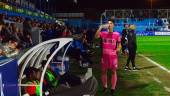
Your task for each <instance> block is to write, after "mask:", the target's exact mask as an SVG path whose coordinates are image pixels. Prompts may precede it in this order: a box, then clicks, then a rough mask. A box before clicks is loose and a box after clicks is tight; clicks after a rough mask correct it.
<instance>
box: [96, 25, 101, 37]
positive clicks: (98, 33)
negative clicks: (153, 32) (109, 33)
mask: <svg viewBox="0 0 170 96" xmlns="http://www.w3.org/2000/svg"><path fill="white" fill-rule="evenodd" d="M101 30H102V26H100V27H99V28H98V29H97V31H96V34H95V38H99V37H100V32H101Z"/></svg>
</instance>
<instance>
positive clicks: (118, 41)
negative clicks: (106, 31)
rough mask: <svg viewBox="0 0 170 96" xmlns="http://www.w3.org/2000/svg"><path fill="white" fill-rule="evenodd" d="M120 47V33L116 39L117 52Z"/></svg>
mask: <svg viewBox="0 0 170 96" xmlns="http://www.w3.org/2000/svg"><path fill="white" fill-rule="evenodd" d="M121 48H122V46H121V39H120V35H118V40H117V49H116V50H117V52H118V51H120V50H121Z"/></svg>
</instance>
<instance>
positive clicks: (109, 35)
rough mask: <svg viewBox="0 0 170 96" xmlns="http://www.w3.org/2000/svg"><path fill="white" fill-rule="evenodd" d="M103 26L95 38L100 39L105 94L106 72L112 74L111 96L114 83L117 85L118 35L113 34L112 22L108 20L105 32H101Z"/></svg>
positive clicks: (119, 47)
mask: <svg viewBox="0 0 170 96" xmlns="http://www.w3.org/2000/svg"><path fill="white" fill-rule="evenodd" d="M103 27H104V26H100V27H99V29H98V30H97V32H96V34H95V37H96V38H102V59H101V67H102V75H101V79H102V84H103V92H106V89H107V88H108V86H107V71H108V70H109V69H110V70H111V72H112V77H111V94H112V95H113V93H114V91H115V88H116V83H117V72H116V69H117V67H118V56H117V52H118V51H120V49H121V43H120V34H119V33H118V32H114V31H113V28H114V21H113V20H112V19H109V20H108V24H107V27H106V26H105V27H106V28H107V31H105V32H103V31H101V30H102V28H103Z"/></svg>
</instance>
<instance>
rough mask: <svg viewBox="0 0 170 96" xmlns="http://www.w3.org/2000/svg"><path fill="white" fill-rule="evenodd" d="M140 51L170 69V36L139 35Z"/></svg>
mask: <svg viewBox="0 0 170 96" xmlns="http://www.w3.org/2000/svg"><path fill="white" fill-rule="evenodd" d="M137 42H138V43H137V44H138V53H140V54H143V55H145V56H147V57H149V58H151V59H152V60H154V61H156V62H157V63H159V64H161V65H163V66H165V67H166V68H168V69H170V59H169V58H170V36H139V37H137Z"/></svg>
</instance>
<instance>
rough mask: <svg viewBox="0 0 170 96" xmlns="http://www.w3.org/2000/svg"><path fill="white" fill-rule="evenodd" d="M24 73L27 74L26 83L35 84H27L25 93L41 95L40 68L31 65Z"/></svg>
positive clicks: (33, 95) (35, 95)
mask: <svg viewBox="0 0 170 96" xmlns="http://www.w3.org/2000/svg"><path fill="white" fill-rule="evenodd" d="M24 74H25V75H26V78H27V80H26V84H29V85H34V86H26V87H25V93H26V94H29V96H40V86H38V85H39V84H40V82H39V80H40V76H41V74H40V70H38V69H36V68H33V67H29V68H27V69H26V70H25V71H24Z"/></svg>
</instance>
